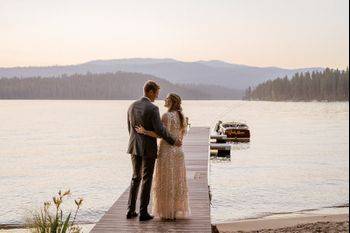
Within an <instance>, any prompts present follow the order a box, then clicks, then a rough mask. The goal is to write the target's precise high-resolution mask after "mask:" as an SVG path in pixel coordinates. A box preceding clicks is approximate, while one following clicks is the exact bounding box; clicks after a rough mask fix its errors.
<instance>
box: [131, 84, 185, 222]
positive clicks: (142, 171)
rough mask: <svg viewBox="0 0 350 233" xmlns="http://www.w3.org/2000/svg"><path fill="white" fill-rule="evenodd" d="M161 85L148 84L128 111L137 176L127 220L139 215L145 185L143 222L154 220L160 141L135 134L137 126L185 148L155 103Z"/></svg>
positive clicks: (133, 164)
mask: <svg viewBox="0 0 350 233" xmlns="http://www.w3.org/2000/svg"><path fill="white" fill-rule="evenodd" d="M159 89H160V87H159V85H158V84H157V83H156V82H154V81H147V82H146V83H145V85H144V87H143V90H144V97H142V98H141V99H139V100H137V101H135V102H134V103H132V104H131V105H130V107H129V110H128V129H129V135H130V138H129V146H128V153H129V154H131V162H132V169H133V175H132V179H131V185H130V192H129V201H128V211H127V214H126V218H127V219H131V218H134V217H137V215H138V214H137V213H136V212H135V205H136V199H137V195H138V191H139V186H140V182H141V203H140V216H139V220H140V221H147V220H151V219H153V216H152V215H150V214H149V213H148V211H147V206H148V204H149V200H150V192H151V187H152V179H153V170H154V163H155V160H156V158H157V139H156V138H153V137H148V136H146V135H143V134H138V133H137V132H136V131H135V127H136V126H137V125H142V126H143V127H144V128H145V129H146V130H150V131H154V132H155V133H157V135H159V137H161V138H163V139H164V140H166V141H167V142H168V143H169V144H171V145H176V146H181V144H182V143H181V141H179V140H178V139H174V138H173V137H172V136H171V135H170V133H169V132H168V131H167V130H166V128H165V127H164V126H163V124H162V122H161V120H160V116H159V109H158V107H157V106H156V105H154V104H153V103H152V102H154V100H155V99H157V98H158V94H159Z"/></svg>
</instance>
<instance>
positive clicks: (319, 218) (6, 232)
mask: <svg viewBox="0 0 350 233" xmlns="http://www.w3.org/2000/svg"><path fill="white" fill-rule="evenodd" d="M348 220H349V205H348V204H344V205H338V206H332V207H324V208H320V209H306V210H300V211H295V212H286V213H271V214H267V215H264V216H259V217H251V218H245V219H238V220H237V219H235V220H225V221H222V222H216V223H215V222H214V223H212V225H215V226H216V227H217V229H218V230H219V232H224V233H231V232H236V231H247V232H249V231H257V230H263V229H279V228H285V227H293V226H296V225H299V224H315V223H320V222H323V223H324V222H333V223H336V222H338V223H339V222H346V221H348ZM78 225H79V226H81V227H82V228H83V230H84V232H89V231H90V230H91V229H92V228H93V227H94V226H95V223H89V222H80V223H79V224H78ZM28 232H29V230H28V228H24V226H23V224H2V225H0V233H28Z"/></svg>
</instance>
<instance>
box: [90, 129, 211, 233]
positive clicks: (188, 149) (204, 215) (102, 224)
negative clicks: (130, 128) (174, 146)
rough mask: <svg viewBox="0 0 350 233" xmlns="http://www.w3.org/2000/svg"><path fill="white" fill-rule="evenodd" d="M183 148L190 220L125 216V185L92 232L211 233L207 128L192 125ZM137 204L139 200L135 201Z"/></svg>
mask: <svg viewBox="0 0 350 233" xmlns="http://www.w3.org/2000/svg"><path fill="white" fill-rule="evenodd" d="M183 149H184V152H185V162H186V168H187V180H188V188H189V204H190V209H191V216H190V218H189V219H179V220H176V221H161V220H159V219H153V220H151V221H147V222H139V220H138V218H134V219H131V220H128V219H126V217H125V214H126V209H127V200H128V194H129V188H128V189H127V190H126V191H125V192H124V193H123V194H122V195H121V196H120V197H119V199H118V200H117V201H116V202H115V203H114V204H113V205H112V207H111V208H110V209H109V210H108V211H107V212H106V213H105V215H104V216H103V217H102V218H101V219H100V220H99V221H98V222H97V223H96V225H95V226H94V228H93V229H92V230H91V232H92V233H105V232H108V233H112V232H143V233H147V232H162V233H163V232H192V233H194V232H198V233H199V232H200V233H209V232H211V222H210V200H209V188H208V158H209V128H204V127H193V128H191V129H190V130H189V132H188V134H187V135H186V137H185V140H184V145H183ZM130 176H131V168H130ZM151 205H152V203H150V205H149V207H148V209H149V211H151ZM138 207H139V202H138V203H137V208H138ZM137 212H138V210H137Z"/></svg>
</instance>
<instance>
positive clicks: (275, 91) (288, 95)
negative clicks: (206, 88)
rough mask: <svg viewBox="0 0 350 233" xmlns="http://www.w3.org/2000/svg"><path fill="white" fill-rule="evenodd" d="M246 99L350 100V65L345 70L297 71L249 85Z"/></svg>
mask: <svg viewBox="0 0 350 233" xmlns="http://www.w3.org/2000/svg"><path fill="white" fill-rule="evenodd" d="M245 99H249V100H268V101H313V100H317V101H349V68H347V69H346V70H345V71H339V70H332V69H328V68H327V69H325V70H324V71H322V72H312V73H309V72H305V73H297V74H295V75H294V76H293V77H292V78H291V79H288V78H287V77H284V78H277V79H275V80H272V81H266V82H264V83H262V84H260V85H258V86H257V87H256V88H253V89H252V88H250V87H249V88H248V89H247V90H246V93H245Z"/></svg>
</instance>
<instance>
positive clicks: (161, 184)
mask: <svg viewBox="0 0 350 233" xmlns="http://www.w3.org/2000/svg"><path fill="white" fill-rule="evenodd" d="M164 106H165V107H166V108H168V112H167V113H164V114H163V116H162V122H163V124H164V126H165V127H166V128H167V130H168V131H169V132H170V133H171V134H172V135H173V136H174V137H175V138H180V140H182V139H183V136H184V134H185V133H186V128H187V122H186V120H185V117H184V115H183V113H182V107H181V98H180V96H178V95H177V94H174V93H170V94H168V96H167V98H166V99H165V105H164ZM136 131H137V132H138V133H141V134H145V135H147V136H150V137H157V134H156V133H155V132H153V131H148V130H145V129H144V128H143V127H142V126H137V127H136ZM152 197H153V205H152V206H153V208H152V212H153V214H154V215H155V216H157V217H159V218H161V219H163V220H175V219H176V218H186V217H188V216H189V214H190V210H189V204H188V187H187V180H186V167H185V160H184V153H183V151H182V148H181V147H176V146H172V145H170V144H168V143H167V142H166V141H165V140H161V141H160V145H159V150H158V156H157V160H156V164H155V173H154V177H153V187H152Z"/></svg>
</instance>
